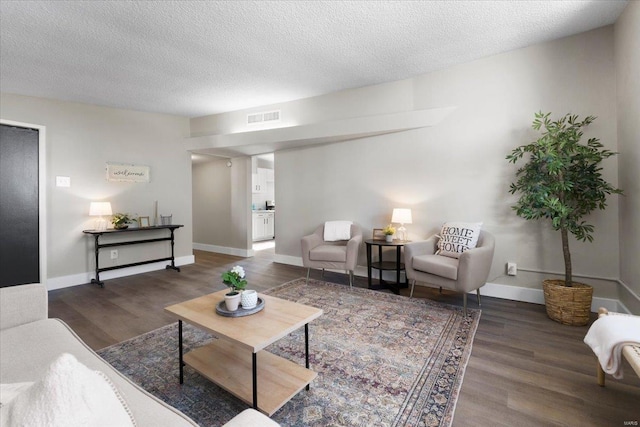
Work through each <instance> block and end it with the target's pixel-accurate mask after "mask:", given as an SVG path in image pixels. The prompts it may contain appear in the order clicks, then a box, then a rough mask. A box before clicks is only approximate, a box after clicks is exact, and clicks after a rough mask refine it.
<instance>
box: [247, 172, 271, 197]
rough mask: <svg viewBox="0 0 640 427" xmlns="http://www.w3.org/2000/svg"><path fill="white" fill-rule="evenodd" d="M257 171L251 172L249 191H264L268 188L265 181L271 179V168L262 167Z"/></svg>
mask: <svg viewBox="0 0 640 427" xmlns="http://www.w3.org/2000/svg"><path fill="white" fill-rule="evenodd" d="M257 171H258V173H253V174H251V186H252V190H251V192H252V193H254V194H256V193H266V192H267V190H268V185H267V182H268V181H269V178H271V181H273V169H264V168H258V169H257Z"/></svg>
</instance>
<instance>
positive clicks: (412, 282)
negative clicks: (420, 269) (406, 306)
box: [409, 279, 416, 298]
mask: <svg viewBox="0 0 640 427" xmlns="http://www.w3.org/2000/svg"><path fill="white" fill-rule="evenodd" d="M415 286H416V279H413V280H412V281H411V293H410V294H409V298H413V288H414V287H415Z"/></svg>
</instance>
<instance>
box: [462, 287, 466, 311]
mask: <svg viewBox="0 0 640 427" xmlns="http://www.w3.org/2000/svg"><path fill="white" fill-rule="evenodd" d="M462 306H463V307H464V317H467V293H466V292H465V293H464V294H462Z"/></svg>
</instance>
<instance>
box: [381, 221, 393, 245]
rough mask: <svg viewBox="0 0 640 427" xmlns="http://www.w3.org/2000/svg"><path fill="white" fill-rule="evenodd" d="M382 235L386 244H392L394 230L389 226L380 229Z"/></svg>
mask: <svg viewBox="0 0 640 427" xmlns="http://www.w3.org/2000/svg"><path fill="white" fill-rule="evenodd" d="M382 234H384V240H386V241H387V243H391V242H393V235H394V234H396V228H395V227H394V226H392V225H391V224H389V225H387V226H386V227H385V228H383V229H382Z"/></svg>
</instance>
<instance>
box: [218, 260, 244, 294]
mask: <svg viewBox="0 0 640 427" xmlns="http://www.w3.org/2000/svg"><path fill="white" fill-rule="evenodd" d="M244 277H245V273H244V268H242V267H241V266H239V265H236V266H235V267H233V268H232V269H231V270H229V271H225V272H224V273H222V282H223V283H224V284H225V285H227V286H229V288H230V291H229V293H234V292H235V293H238V291H241V290H243V289H244V288H245V287H246V286H247V281H246V280H245V278H244Z"/></svg>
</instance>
